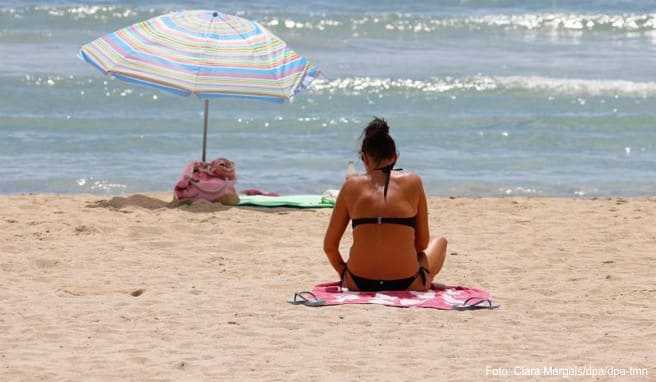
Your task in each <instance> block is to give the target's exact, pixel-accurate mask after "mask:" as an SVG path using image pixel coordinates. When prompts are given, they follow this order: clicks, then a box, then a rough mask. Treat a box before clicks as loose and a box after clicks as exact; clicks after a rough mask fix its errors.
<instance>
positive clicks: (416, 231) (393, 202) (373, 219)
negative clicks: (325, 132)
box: [324, 118, 447, 291]
mask: <svg viewBox="0 0 656 382" xmlns="http://www.w3.org/2000/svg"><path fill="white" fill-rule="evenodd" d="M360 157H361V159H362V162H364V166H365V168H366V170H367V172H366V174H364V175H356V176H351V177H348V178H347V179H346V181H345V182H344V185H343V186H342V189H341V191H340V193H339V195H338V197H337V202H336V204H335V209H334V210H333V214H332V217H331V218H330V225H329V226H328V230H327V232H326V237H325V239H324V251H325V252H326V255H327V256H328V259H329V260H330V263H331V264H332V266H333V268H335V270H336V271H337V273H338V274H339V275H340V277H341V280H342V286H343V287H346V288H348V289H349V290H360V291H379V290H417V291H425V290H427V289H429V288H430V285H431V283H432V281H433V278H435V276H436V275H437V274H438V272H439V271H440V269H442V264H444V259H445V257H446V245H447V242H446V239H445V238H439V239H437V238H433V239H431V240H429V230H428V208H427V202H426V195H425V194H424V187H423V185H422V183H421V178H420V177H419V176H418V175H416V174H413V173H409V172H399V171H395V170H393V168H394V164H395V163H396V160H397V158H398V154H397V152H396V144H395V143H394V140H393V139H392V137H391V136H390V135H389V126H388V125H387V123H386V122H385V120H383V119H380V118H375V119H374V120H373V121H371V122H370V123H369V125H368V126H367V127H366V129H365V130H364V132H363V138H362V148H361V149H360ZM349 220H352V225H353V246H352V247H351V251H350V255H349V259H348V263H346V262H344V260H343V259H342V256H341V254H340V253H339V242H340V240H341V238H342V235H343V234H344V230H345V229H346V226H347V225H348V223H349Z"/></svg>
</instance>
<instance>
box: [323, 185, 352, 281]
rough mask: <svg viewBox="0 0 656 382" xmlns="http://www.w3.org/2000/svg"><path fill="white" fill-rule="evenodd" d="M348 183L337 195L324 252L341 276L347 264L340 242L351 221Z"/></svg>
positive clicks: (325, 239) (324, 243) (324, 242)
mask: <svg viewBox="0 0 656 382" xmlns="http://www.w3.org/2000/svg"><path fill="white" fill-rule="evenodd" d="M348 183H349V181H348V180H347V181H346V182H344V185H343V186H342V189H341V190H340V191H339V195H337V201H336V202H335V208H333V214H332V216H331V217H330V223H329V224H328V230H327V231H326V236H325V238H324V240H323V250H324V252H326V256H327V257H328V261H330V264H331V265H332V266H333V268H335V271H337V273H338V274H339V275H340V276H341V275H342V273H343V271H344V269H345V268H346V263H345V262H344V259H342V255H341V254H340V253H339V242H340V241H341V240H342V235H344V230H345V229H346V226H347V225H348V222H349V220H351V218H350V216H349V213H348V208H347V205H346V200H345V198H346V189H347V184H348Z"/></svg>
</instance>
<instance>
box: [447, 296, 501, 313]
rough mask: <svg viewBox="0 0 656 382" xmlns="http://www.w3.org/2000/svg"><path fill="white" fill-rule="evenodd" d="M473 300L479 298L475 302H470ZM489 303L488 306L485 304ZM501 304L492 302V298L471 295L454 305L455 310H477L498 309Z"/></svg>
mask: <svg viewBox="0 0 656 382" xmlns="http://www.w3.org/2000/svg"><path fill="white" fill-rule="evenodd" d="M471 300H478V301H476V302H475V303H473V304H469V301H471ZM485 303H487V306H486V305H485ZM498 307H499V305H494V304H492V300H489V299H485V298H479V297H470V298H468V299H466V300H465V301H464V302H463V303H462V304H460V305H454V306H453V310H477V309H496V308H498Z"/></svg>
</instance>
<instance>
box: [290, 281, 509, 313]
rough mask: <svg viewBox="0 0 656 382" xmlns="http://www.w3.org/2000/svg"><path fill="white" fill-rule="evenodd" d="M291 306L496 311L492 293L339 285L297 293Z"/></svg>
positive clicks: (452, 288) (436, 287) (435, 287)
mask: <svg viewBox="0 0 656 382" xmlns="http://www.w3.org/2000/svg"><path fill="white" fill-rule="evenodd" d="M289 302H290V303H292V304H298V305H306V306H328V305H342V304H380V305H387V306H396V307H401V308H409V307H417V308H433V309H442V310H470V309H493V308H497V307H498V305H494V303H493V302H492V297H491V296H490V293H488V292H487V291H484V290H482V289H476V288H466V287H461V286H446V285H441V284H433V285H432V287H431V289H430V290H428V291H426V292H415V291H381V292H354V291H349V290H348V289H346V288H342V287H340V283H339V281H337V282H330V283H324V284H319V285H316V286H315V287H314V288H313V289H312V291H311V292H298V293H296V294H295V295H294V298H293V300H290V301H289Z"/></svg>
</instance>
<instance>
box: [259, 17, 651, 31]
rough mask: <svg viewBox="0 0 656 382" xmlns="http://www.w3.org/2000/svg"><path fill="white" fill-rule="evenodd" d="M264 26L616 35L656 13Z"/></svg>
mask: <svg viewBox="0 0 656 382" xmlns="http://www.w3.org/2000/svg"><path fill="white" fill-rule="evenodd" d="M262 23H263V24H264V25H267V26H269V27H272V28H282V29H285V28H286V29H310V30H312V29H316V30H320V31H323V30H326V29H337V28H341V29H344V30H347V31H353V32H355V31H364V32H370V33H375V32H376V30H379V31H381V32H402V33H427V32H436V31H442V30H447V29H474V30H478V29H489V28H497V29H503V30H513V29H518V30H547V31H591V30H612V31H620V32H634V31H652V30H656V13H642V14H637V13H635V14H603V13H525V14H495V15H483V16H470V17H438V18H429V17H423V16H417V15H410V14H386V15H378V16H363V17H358V18H348V19H343V20H338V19H334V18H327V19H318V20H317V19H309V20H300V19H297V20H294V19H290V18H285V19H280V18H276V17H266V18H264V19H263V20H262Z"/></svg>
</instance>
